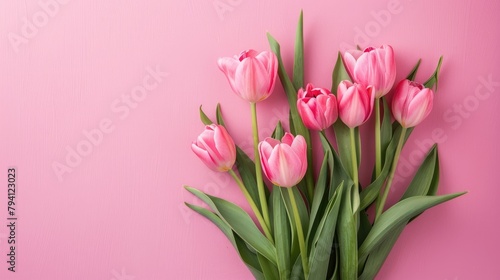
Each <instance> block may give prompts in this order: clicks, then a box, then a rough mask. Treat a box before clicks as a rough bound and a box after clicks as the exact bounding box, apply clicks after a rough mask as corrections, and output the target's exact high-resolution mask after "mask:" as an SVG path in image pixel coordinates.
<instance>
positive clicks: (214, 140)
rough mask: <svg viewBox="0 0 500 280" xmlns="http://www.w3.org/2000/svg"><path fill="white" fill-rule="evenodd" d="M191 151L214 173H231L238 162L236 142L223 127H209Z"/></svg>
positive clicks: (214, 125) (194, 143)
mask: <svg viewBox="0 0 500 280" xmlns="http://www.w3.org/2000/svg"><path fill="white" fill-rule="evenodd" d="M191 149H192V150H193V152H194V153H195V154H196V155H197V156H198V157H199V158H200V159H201V161H203V162H204V163H205V164H206V165H207V166H208V167H209V168H210V169H212V170H214V171H220V172H225V171H229V170H230V169H231V168H232V167H233V165H234V162H235V161H236V147H235V145H234V141H233V139H232V138H231V136H230V135H229V133H227V130H226V129H225V128H224V127H223V126H221V125H216V124H212V125H207V126H206V127H205V131H203V132H202V133H201V134H200V136H198V138H197V139H196V141H195V142H193V144H191Z"/></svg>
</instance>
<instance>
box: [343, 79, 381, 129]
mask: <svg viewBox="0 0 500 280" xmlns="http://www.w3.org/2000/svg"><path fill="white" fill-rule="evenodd" d="M337 100H338V103H339V116H340V119H341V120H342V121H343V122H344V123H345V124H346V125H347V126H348V127H350V128H354V127H357V126H360V125H362V124H363V123H365V122H366V121H367V120H368V118H369V117H370V115H371V113H372V111H373V104H374V101H375V90H374V88H373V87H372V86H368V87H365V86H362V85H360V84H353V83H351V82H350V81H342V82H341V83H340V84H339V86H338V90H337Z"/></svg>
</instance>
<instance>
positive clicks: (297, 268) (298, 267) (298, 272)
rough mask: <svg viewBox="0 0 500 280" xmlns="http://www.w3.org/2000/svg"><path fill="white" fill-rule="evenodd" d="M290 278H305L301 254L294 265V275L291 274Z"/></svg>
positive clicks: (299, 279) (301, 279)
mask: <svg viewBox="0 0 500 280" xmlns="http://www.w3.org/2000/svg"><path fill="white" fill-rule="evenodd" d="M290 279H293V280H304V271H303V270H302V261H301V257H300V254H299V256H298V257H297V260H296V261H295V264H294V265H293V268H292V275H291V277H290ZM311 280H312V279H311Z"/></svg>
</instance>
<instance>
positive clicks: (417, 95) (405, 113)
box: [392, 80, 434, 128]
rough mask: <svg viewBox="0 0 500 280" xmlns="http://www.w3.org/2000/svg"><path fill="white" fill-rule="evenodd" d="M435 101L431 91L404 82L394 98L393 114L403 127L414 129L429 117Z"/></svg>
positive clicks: (413, 83) (415, 84) (399, 85)
mask: <svg viewBox="0 0 500 280" xmlns="http://www.w3.org/2000/svg"><path fill="white" fill-rule="evenodd" d="M433 100H434V93H433V92H432V90H431V89H429V88H425V87H424V86H423V85H422V84H419V83H416V82H413V81H410V80H402V81H401V82H399V84H398V86H397V87H396V92H395V94H394V97H393V98H392V114H393V115H394V118H395V119H396V120H397V121H398V122H399V123H400V124H401V126H403V127H406V128H409V127H414V126H416V125H418V124H419V123H421V122H422V121H423V120H424V119H425V118H426V117H427V116H428V115H429V113H430V112H431V110H432V103H433Z"/></svg>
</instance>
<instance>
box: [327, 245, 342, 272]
mask: <svg viewBox="0 0 500 280" xmlns="http://www.w3.org/2000/svg"><path fill="white" fill-rule="evenodd" d="M332 258H335V259H334V260H333V261H332ZM332 265H334V266H333V267H332ZM328 271H329V274H331V275H332V277H331V278H330V280H339V277H340V276H339V274H340V273H339V252H338V250H337V249H336V248H335V247H334V248H332V255H331V257H330V264H329V268H328Z"/></svg>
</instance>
